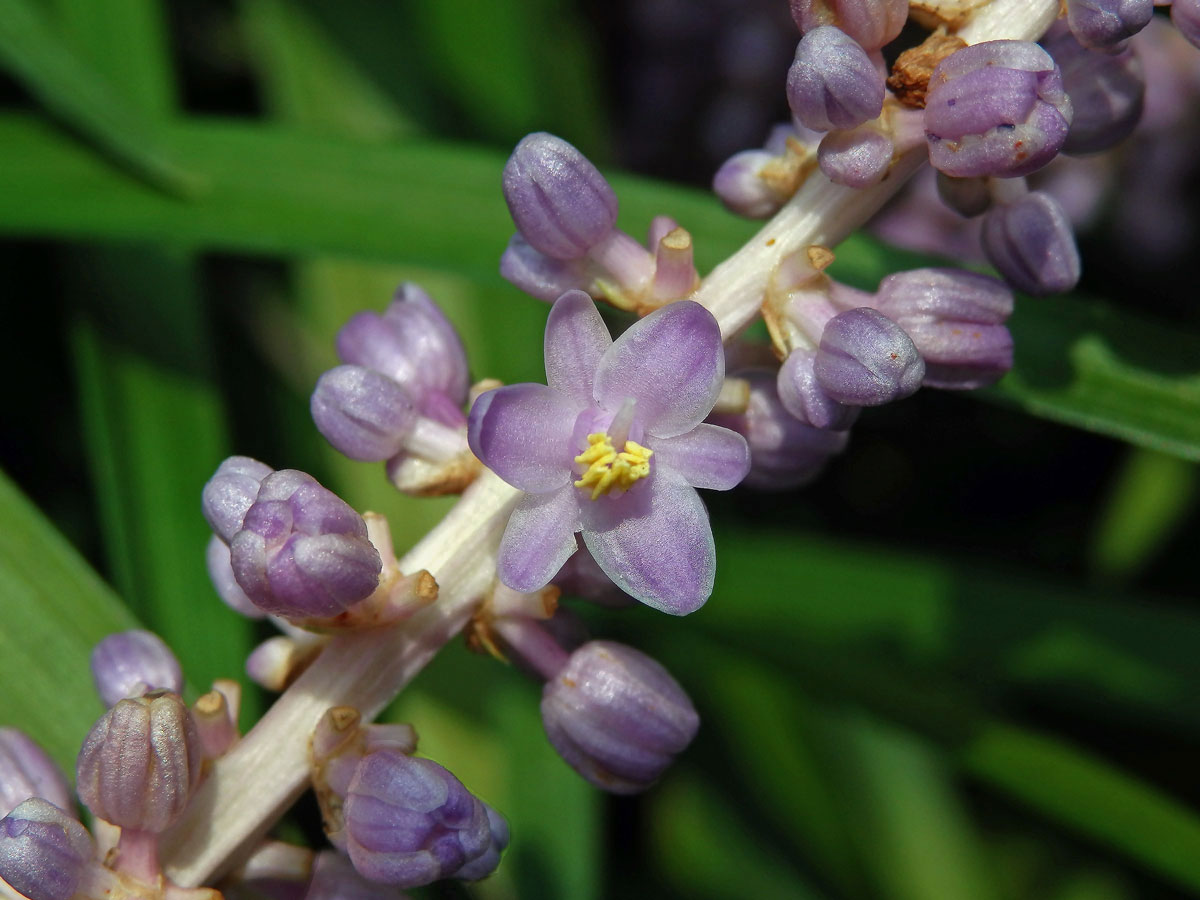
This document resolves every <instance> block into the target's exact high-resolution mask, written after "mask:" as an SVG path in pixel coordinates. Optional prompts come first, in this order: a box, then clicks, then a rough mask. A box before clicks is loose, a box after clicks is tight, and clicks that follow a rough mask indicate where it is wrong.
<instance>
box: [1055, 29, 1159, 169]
mask: <svg viewBox="0 0 1200 900" xmlns="http://www.w3.org/2000/svg"><path fill="white" fill-rule="evenodd" d="M1042 45H1043V46H1044V47H1045V48H1046V50H1047V51H1048V52H1049V53H1050V55H1051V56H1053V57H1054V61H1055V62H1056V63H1058V67H1059V69H1060V70H1061V71H1062V77H1063V87H1064V88H1065V89H1066V91H1067V93H1068V94H1069V95H1070V97H1071V106H1072V107H1073V108H1074V110H1075V114H1074V117H1073V118H1072V119H1071V130H1070V131H1069V132H1068V133H1067V141H1066V143H1065V144H1063V152H1064V153H1096V152H1099V151H1101V150H1107V149H1109V148H1110V147H1113V146H1115V145H1117V144H1119V143H1120V142H1121V141H1123V140H1125V138H1127V137H1129V135H1130V134H1131V133H1132V132H1133V129H1134V128H1135V127H1137V123H1138V121H1139V120H1140V119H1141V117H1142V106H1143V101H1144V99H1145V94H1146V80H1145V78H1144V76H1143V75H1142V64H1141V62H1140V61H1139V60H1138V58H1137V56H1136V55H1135V54H1134V52H1133V50H1132V49H1125V50H1121V51H1113V52H1105V51H1101V50H1089V49H1087V48H1086V47H1083V46H1081V45H1080V43H1079V42H1078V41H1077V40H1076V39H1075V37H1074V36H1073V35H1072V34H1071V32H1069V31H1067V30H1066V29H1065V28H1062V29H1059V28H1054V29H1051V31H1050V33H1049V34H1048V35H1046V37H1045V38H1043V39H1042Z"/></svg>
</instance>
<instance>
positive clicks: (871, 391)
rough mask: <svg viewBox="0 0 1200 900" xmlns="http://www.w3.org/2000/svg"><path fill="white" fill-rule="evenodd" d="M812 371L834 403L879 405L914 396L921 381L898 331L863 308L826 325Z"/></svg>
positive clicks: (917, 361)
mask: <svg viewBox="0 0 1200 900" xmlns="http://www.w3.org/2000/svg"><path fill="white" fill-rule="evenodd" d="M813 371H814V372H815V373H816V376H817V381H818V382H820V384H821V387H823V388H824V389H825V391H826V393H828V394H829V396H831V397H833V399H834V400H837V401H838V402H839V403H846V404H848V405H850V406H882V405H883V404H884V403H891V402H892V401H893V400H902V399H903V398H905V397H907V396H909V395H910V394H913V393H915V392H916V390H917V389H918V388H919V387H920V386H921V379H922V378H924V377H925V362H924V360H922V359H921V354H920V353H918V352H917V348H916V347H915V346H914V345H913V342H912V339H911V338H910V337H909V336H908V335H907V334H905V333H904V329H903V328H901V327H900V326H899V325H897V324H896V323H895V322H893V321H892V320H891V319H889V318H888V317H887V316H885V315H883V313H880V312H877V311H876V310H873V309H869V308H867V307H863V308H861V309H852V310H849V311H848V312H844V313H839V314H838V315H836V316H834V317H833V318H832V319H830V320H829V323H828V324H827V325H826V326H825V331H824V333H823V334H822V335H821V345H820V346H819V347H818V348H817V355H816V358H815V359H814V360H813Z"/></svg>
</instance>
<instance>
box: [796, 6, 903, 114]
mask: <svg viewBox="0 0 1200 900" xmlns="http://www.w3.org/2000/svg"><path fill="white" fill-rule="evenodd" d="M883 95H884V85H883V75H882V73H881V72H880V71H879V70H878V69H877V68H875V64H874V63H873V62H872V61H871V58H870V57H869V56H867V52H866V51H865V50H863V48H862V47H860V46H859V45H858V44H857V43H855V42H854V39H853V38H851V37H849V36H847V35H846V34H845V33H844V32H842V31H839V30H838V29H837V28H833V27H831V26H825V25H823V26H821V27H820V28H814V29H813V30H812V31H809V32H808V33H807V34H805V35H804V37H803V38H802V39H801V41H800V43H799V45H798V46H797V47H796V59H795V61H794V62H793V63H792V67H791V68H790V69H788V76H787V98H788V106H790V107H791V108H792V114H793V115H794V116H795V117H796V118H797V119H799V120H800V122H801V123H802V124H803V125H804V126H805V127H806V128H811V129H813V130H814V131H832V130H833V129H835V128H854V127H855V126H856V125H861V124H862V123H863V122H866V121H868V120H870V119H874V118H875V117H876V116H878V115H879V113H880V112H882V111H883Z"/></svg>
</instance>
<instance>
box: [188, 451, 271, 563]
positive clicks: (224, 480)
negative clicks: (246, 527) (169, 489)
mask: <svg viewBox="0 0 1200 900" xmlns="http://www.w3.org/2000/svg"><path fill="white" fill-rule="evenodd" d="M274 471H275V470H274V469H272V468H271V467H270V466H268V465H267V464H266V463H261V462H259V461H258V460H257V459H251V458H250V457H248V456H231V457H229V458H228V459H227V460H225V462H223V463H221V465H220V466H218V467H217V471H216V473H215V474H214V475H213V477H212V478H210V479H209V480H208V484H206V485H204V492H203V494H202V499H201V507H202V509H203V510H204V518H206V519H207V520H208V524H209V525H210V526H211V527H212V530H213V531H214V532H216V533H217V536H218V537H220V538H221V540H223V541H224V542H225V543H227V544H228V543H229V542H230V541H232V540H233V536H234V535H235V534H237V533H238V532H239V531H240V530H241V528H242V519H243V518H244V517H245V515H246V510H248V509H249V508H250V504H251V503H253V502H254V498H255V497H257V496H258V486H259V485H260V484H261V483H262V480H263V479H264V478H266V477H267V476H268V475H270V474H271V473H272V472H274Z"/></svg>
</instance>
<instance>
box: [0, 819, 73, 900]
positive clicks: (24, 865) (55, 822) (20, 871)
mask: <svg viewBox="0 0 1200 900" xmlns="http://www.w3.org/2000/svg"><path fill="white" fill-rule="evenodd" d="M94 853H95V847H94V846H93V844H92V836H91V835H90V834H88V831H87V829H86V828H84V827H83V826H82V825H80V824H79V822H77V821H75V819H73V818H71V817H70V816H69V815H67V814H66V813H65V812H63V811H62V810H61V809H59V808H58V807H57V806H56V805H54V804H53V803H50V802H48V801H46V800H43V799H42V798H40V797H34V798H32V799H29V800H26V801H25V802H24V803H22V804H21V805H20V806H18V807H17V808H16V809H14V810H13V811H12V812H10V813H9V814H8V815H7V816H5V817H4V819H3V820H0V878H3V879H4V880H5V881H7V882H8V883H9V884H10V885H12V887H13V888H15V889H16V890H17V891H19V892H20V893H22V894H24V895H25V896H26V897H28V898H29V900H70V898H71V897H72V896H73V895H74V894H75V890H76V888H77V887H78V886H79V881H80V879H81V877H82V876H83V871H84V869H85V868H86V867H87V864H88V863H89V862H90V861H91V859H92V856H93V854H94Z"/></svg>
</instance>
